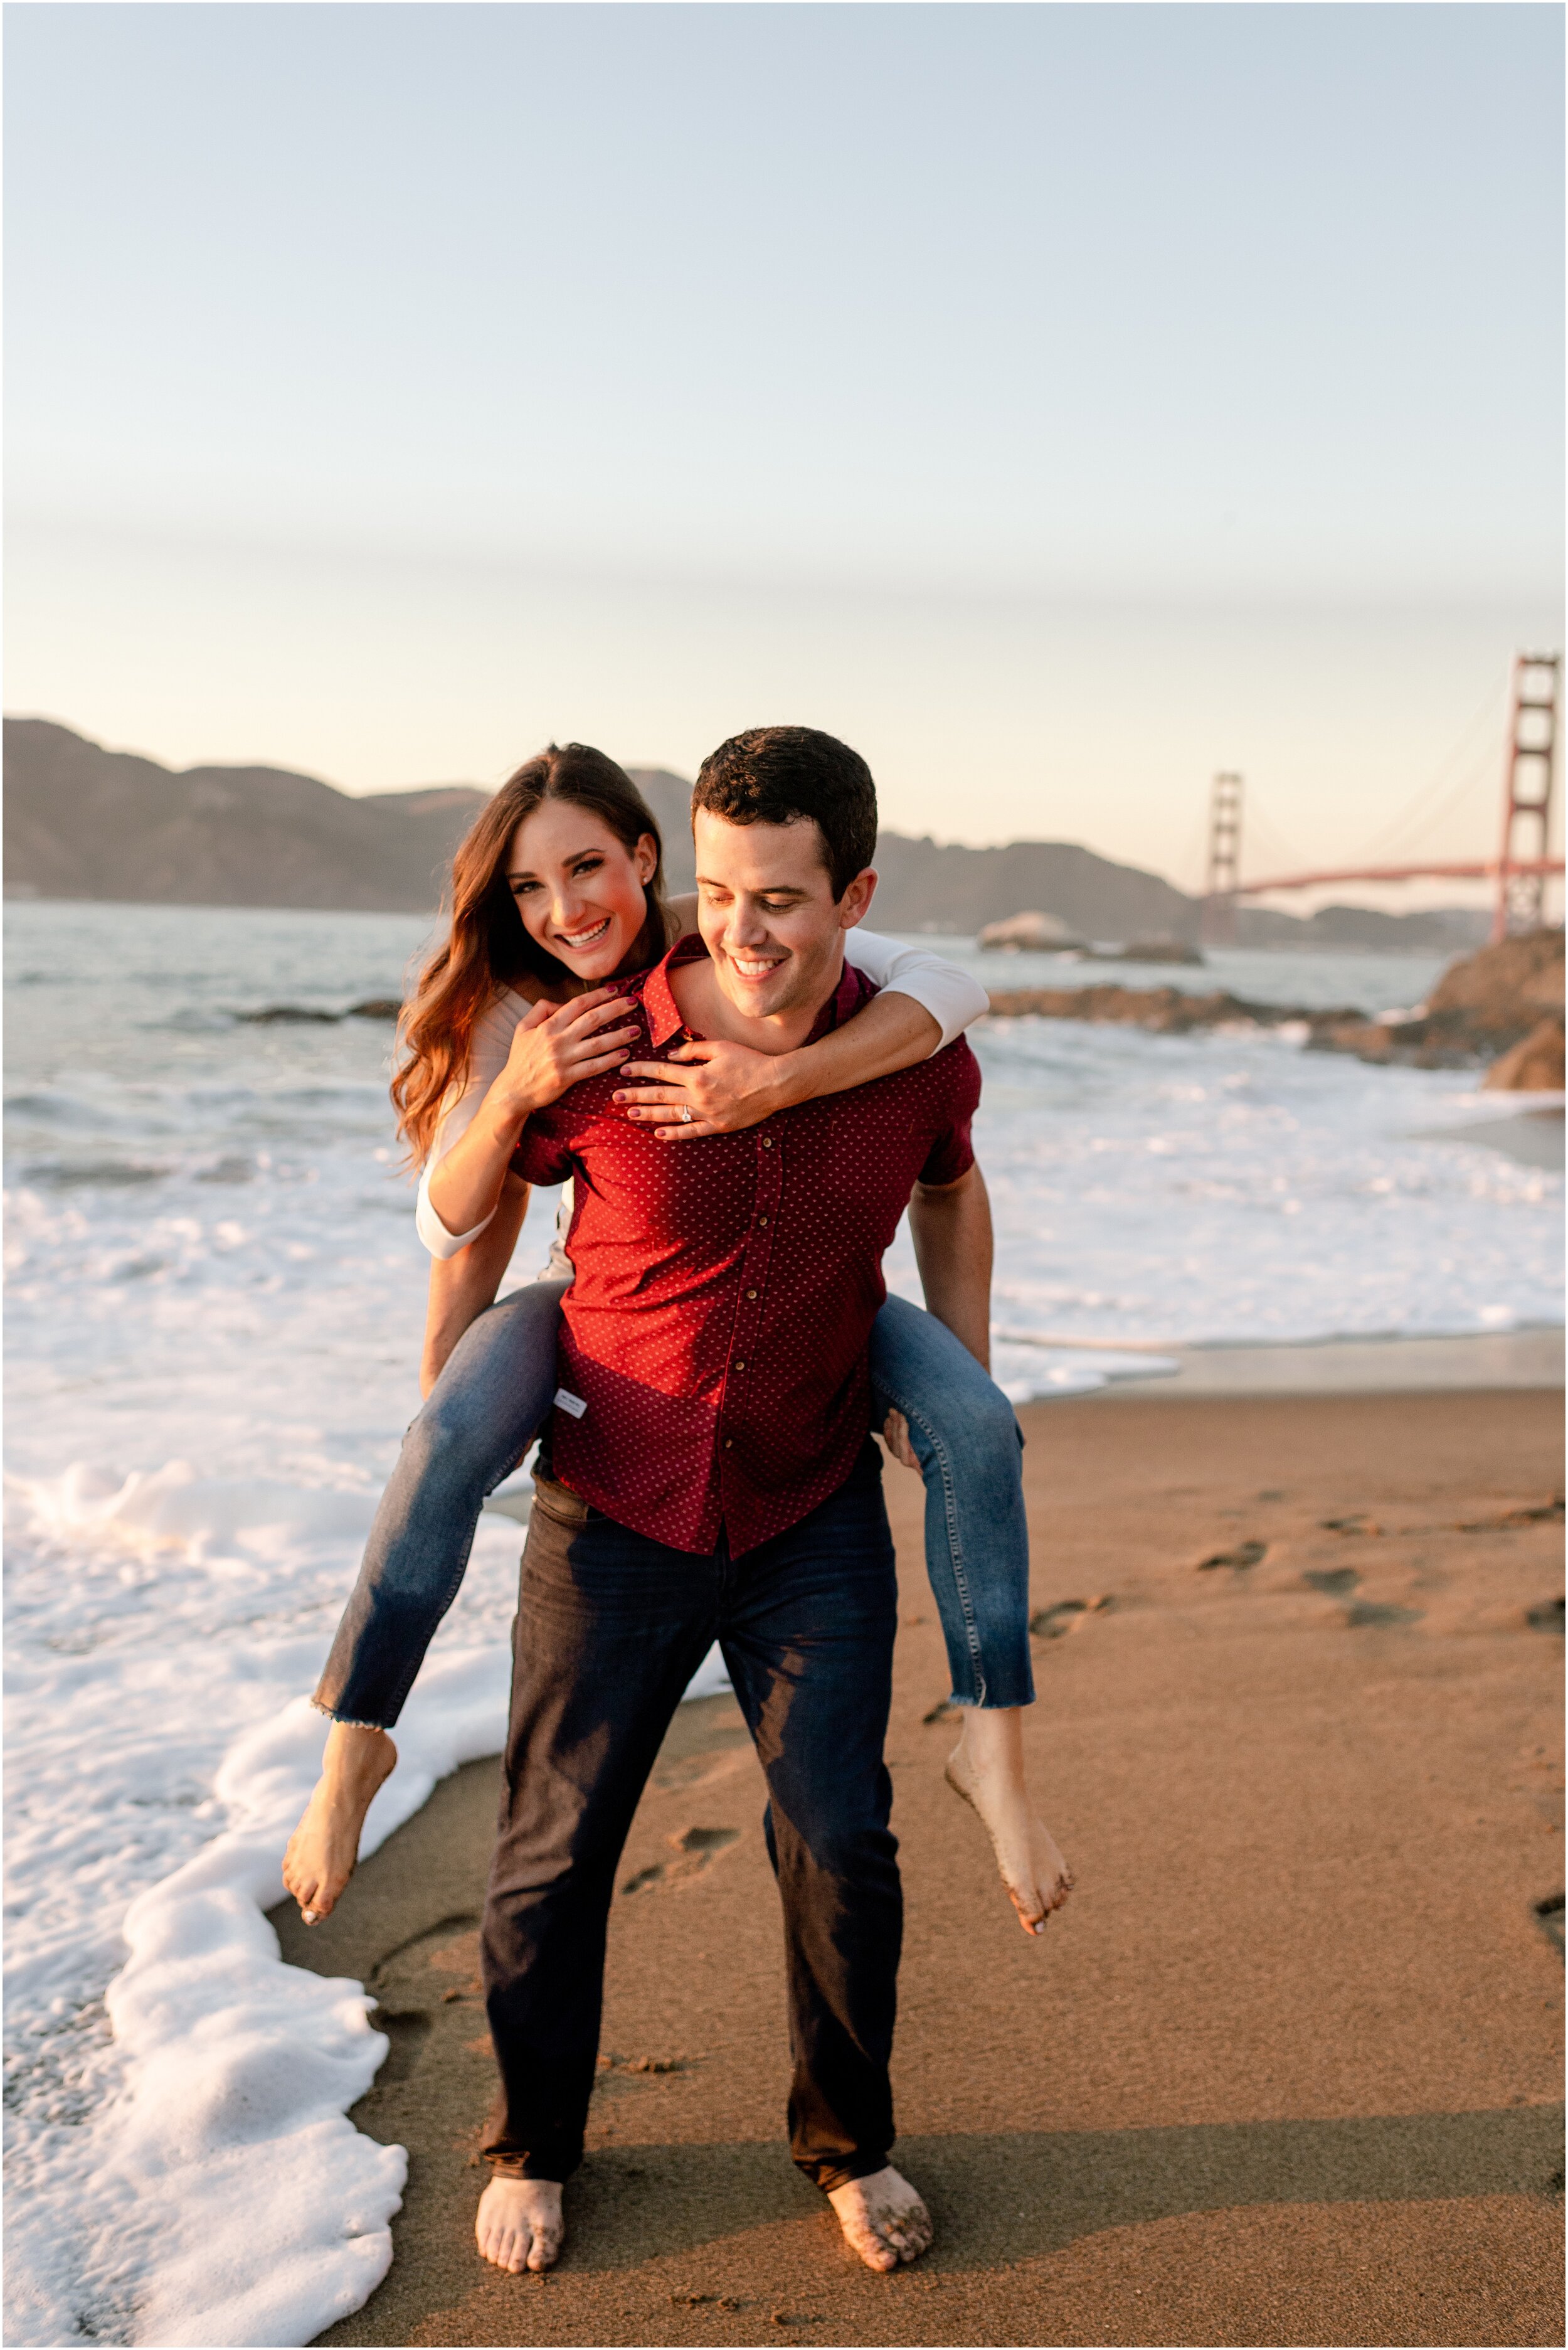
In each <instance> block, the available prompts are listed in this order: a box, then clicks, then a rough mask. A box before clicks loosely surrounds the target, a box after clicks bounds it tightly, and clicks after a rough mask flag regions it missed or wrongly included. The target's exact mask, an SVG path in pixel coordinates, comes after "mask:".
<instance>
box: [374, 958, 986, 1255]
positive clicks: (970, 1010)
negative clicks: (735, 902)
mask: <svg viewBox="0 0 1568 2350" xmlns="http://www.w3.org/2000/svg"><path fill="white" fill-rule="evenodd" d="M844 951H845V956H846V960H847V961H848V962H852V963H853V964H854V965H855V967H856V969H857V971H863V972H865V974H866V976H867V979H869V980H871V981H873V982H874V983H876V985H877V987H878V988H880V989H881V990H882V991H883V992H884V993H887V994H892V995H910V996H913V998H914V1000H915V1002H916V1003H918V1004H919V1005H920V1007H921V1008H922V1010H924V1011H926V1012H929V1014H930V1015H931V1018H932V1019H933V1020H934V1021H935V1022H936V1023H937V1024H938V1026H939V1027H940V1030H941V1032H942V1033H941V1036H940V1040H939V1041H938V1042H937V1043H936V1044H935V1045H932V1047H931V1051H932V1052H933V1053H940V1051H941V1049H942V1047H943V1045H950V1044H951V1043H952V1041H953V1038H954V1037H955V1036H961V1035H963V1032H964V1030H965V1029H966V1028H967V1027H968V1026H969V1024H970V1022H971V1020H978V1019H979V1017H980V1015H981V1013H982V1012H984V1011H987V1010H988V1009H989V1008H990V998H989V997H988V995H987V994H986V992H985V990H984V988H983V987H981V983H980V982H979V981H978V980H977V979H975V978H973V977H972V976H971V973H970V972H967V971H962V970H961V969H960V967H959V965H958V964H957V963H956V962H948V960H947V958H946V957H945V956H944V955H940V954H936V953H933V951H931V949H930V948H929V947H901V946H898V945H897V944H896V943H895V942H894V941H893V940H891V939H884V938H879V937H878V936H877V932H876V931H862V930H853V931H849V933H848V934H847V936H846V939H845V941H844ZM528 1008H529V1007H528V1002H527V999H526V997H524V996H521V995H518V994H517V993H514V990H513V989H511V988H509V987H508V988H504V989H503V991H502V993H500V994H499V995H498V996H497V997H496V998H495V1001H494V1002H493V1003H492V1004H491V1005H490V1006H489V1007H488V1009H487V1010H486V1011H485V1012H484V1013H483V1014H481V1016H480V1018H479V1020H478V1021H477V1022H476V1023H475V1024H474V1031H473V1044H472V1049H471V1051H470V1053H469V1059H468V1075H467V1077H466V1078H465V1080H464V1082H463V1087H462V1092H461V1093H459V1094H458V1095H457V1096H456V1097H455V1098H454V1099H453V1100H452V1102H451V1103H450V1106H449V1107H448V1108H447V1109H446V1110H445V1112H444V1113H443V1115H442V1118H441V1124H440V1126H439V1127H438V1128H436V1139H435V1143H434V1147H433V1148H432V1149H431V1155H430V1157H429V1159H427V1160H426V1162H425V1170H424V1173H423V1174H422V1175H421V1177H420V1195H419V1204H418V1206H417V1207H416V1209H415V1211H414V1221H415V1222H416V1224H417V1225H418V1227H419V1235H420V1238H421V1241H423V1243H424V1244H425V1246H426V1248H427V1249H429V1251H430V1253H431V1256H438V1257H452V1256H456V1255H457V1253H458V1252H459V1250H460V1249H465V1248H466V1247H467V1246H468V1244H469V1243H470V1241H474V1240H477V1239H478V1238H479V1235H480V1233H481V1232H483V1230H484V1228H485V1225H486V1224H488V1223H489V1222H490V1221H491V1218H492V1217H493V1215H494V1212H495V1211H494V1209H492V1210H491V1212H490V1215H489V1216H486V1217H485V1219H484V1222H483V1223H480V1224H475V1225H474V1227H473V1230H472V1232H448V1230H447V1228H446V1226H445V1225H444V1224H443V1223H442V1222H441V1218H440V1217H439V1216H438V1215H437V1213H436V1211H435V1210H434V1209H433V1208H432V1207H431V1170H432V1169H433V1168H434V1167H436V1166H437V1165H438V1164H439V1162H440V1161H441V1159H444V1158H445V1156H446V1154H447V1152H448V1151H449V1150H450V1149H452V1144H453V1143H454V1142H455V1141H456V1140H457V1139H458V1137H459V1135H461V1134H464V1133H466V1132H467V1130H468V1128H469V1127H470V1126H471V1125H472V1122H473V1120H474V1118H476V1117H477V1115H478V1112H479V1106H480V1104H481V1102H482V1101H483V1099H484V1097H485V1095H486V1094H487V1093H488V1092H489V1091H490V1088H491V1087H492V1086H493V1084H494V1083H495V1080H496V1078H497V1077H498V1076H500V1075H501V1072H502V1070H503V1069H504V1067H505V1066H506V1061H507V1056H508V1055H509V1054H510V1053H511V1050H512V1039H513V1037H514V1035H515V1034H516V1032H517V1024H518V1022H519V1021H520V1020H522V1019H523V1018H524V1015H525V1014H526V1013H527V1011H528Z"/></svg>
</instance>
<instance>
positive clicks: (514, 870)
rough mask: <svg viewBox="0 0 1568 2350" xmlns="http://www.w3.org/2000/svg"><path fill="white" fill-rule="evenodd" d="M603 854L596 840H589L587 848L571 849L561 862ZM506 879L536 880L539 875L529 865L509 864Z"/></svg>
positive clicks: (571, 862) (566, 862) (571, 861)
mask: <svg viewBox="0 0 1568 2350" xmlns="http://www.w3.org/2000/svg"><path fill="white" fill-rule="evenodd" d="M603 855H604V850H603V849H602V848H601V847H599V844H598V842H597V840H596V841H592V842H590V843H589V845H588V847H587V848H574V849H571V850H570V851H568V853H567V854H566V856H565V857H563V858H562V859H561V862H562V864H563V865H575V864H576V861H577V859H578V858H579V857H602V856H603ZM506 879H508V881H537V879H539V876H538V875H537V874H536V873H535V870H534V868H533V867H532V866H531V865H509V866H508V867H507V868H506Z"/></svg>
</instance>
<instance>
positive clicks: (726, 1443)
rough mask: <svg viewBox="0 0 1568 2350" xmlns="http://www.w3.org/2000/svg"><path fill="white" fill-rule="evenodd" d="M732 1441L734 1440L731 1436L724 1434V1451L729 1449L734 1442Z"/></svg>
mask: <svg viewBox="0 0 1568 2350" xmlns="http://www.w3.org/2000/svg"><path fill="white" fill-rule="evenodd" d="M734 1441H735V1440H734V1438H733V1437H732V1436H726V1438H725V1439H724V1450H725V1451H726V1452H728V1451H729V1450H730V1447H731V1446H732V1444H733V1443H734Z"/></svg>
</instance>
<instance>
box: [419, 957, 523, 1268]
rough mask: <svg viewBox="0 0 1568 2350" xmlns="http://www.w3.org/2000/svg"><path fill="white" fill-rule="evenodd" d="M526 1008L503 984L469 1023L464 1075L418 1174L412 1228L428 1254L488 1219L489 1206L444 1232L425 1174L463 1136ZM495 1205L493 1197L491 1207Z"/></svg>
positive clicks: (476, 1230) (453, 1249)
mask: <svg viewBox="0 0 1568 2350" xmlns="http://www.w3.org/2000/svg"><path fill="white" fill-rule="evenodd" d="M527 1009H528V1006H527V1004H526V1003H524V999H523V998H522V996H520V995H514V993H512V991H511V989H510V988H508V989H507V990H506V991H505V993H503V994H501V995H498V996H497V997H496V999H495V1001H494V1003H493V1004H491V1005H490V1007H489V1009H488V1010H487V1011H486V1012H484V1013H483V1014H481V1015H480V1018H479V1020H478V1022H477V1023H476V1024H475V1027H474V1031H473V1044H472V1049H471V1050H470V1053H469V1057H468V1076H467V1077H466V1078H465V1079H464V1082H463V1086H462V1091H461V1093H458V1094H455V1095H453V1096H452V1097H451V1098H450V1099H449V1101H448V1103H447V1106H446V1107H445V1109H443V1111H442V1112H441V1124H440V1125H439V1126H438V1127H437V1128H436V1139H435V1141H434V1143H433V1144H432V1146H431V1155H430V1157H429V1158H428V1159H426V1161H425V1164H424V1171H423V1172H422V1174H421V1177H420V1189H419V1197H418V1199H417V1200H416V1201H415V1203H414V1228H415V1230H416V1231H417V1232H418V1233H419V1236H420V1238H421V1241H423V1243H424V1244H425V1246H426V1248H427V1249H429V1251H430V1253H431V1256H434V1257H441V1258H443V1259H444V1258H447V1257H453V1256H456V1255H458V1253H460V1252H461V1251H462V1250H463V1249H465V1248H466V1247H467V1246H468V1244H469V1243H470V1241H476V1240H477V1239H478V1238H479V1235H480V1233H481V1232H483V1231H484V1230H485V1229H486V1227H487V1226H488V1225H489V1224H490V1223H492V1222H493V1220H494V1215H495V1209H494V1208H493V1209H492V1210H491V1211H490V1214H489V1215H488V1216H486V1217H485V1219H484V1221H483V1223H478V1224H475V1225H474V1227H473V1230H472V1232H448V1230H447V1228H446V1226H445V1225H444V1224H443V1223H442V1222H441V1218H440V1217H439V1216H438V1215H437V1213H436V1211H435V1210H434V1208H433V1207H432V1206H431V1171H432V1170H433V1169H435V1168H436V1167H438V1166H439V1165H440V1163H441V1160H442V1159H444V1158H445V1157H446V1154H447V1152H448V1151H449V1150H450V1149H452V1144H453V1143H454V1142H455V1141H457V1139H458V1138H459V1136H460V1135H463V1134H466V1133H467V1131H468V1129H469V1128H470V1127H471V1126H472V1124H473V1121H474V1119H475V1118H477V1117H478V1115H479V1106H480V1104H481V1102H482V1101H483V1099H484V1097H485V1095H486V1094H487V1093H488V1092H489V1091H490V1088H491V1087H492V1086H493V1084H494V1083H495V1080H496V1078H497V1077H498V1076H500V1075H501V1072H502V1070H503V1069H504V1067H505V1066H506V1057H507V1055H508V1054H509V1053H510V1052H511V1050H512V1039H513V1037H514V1035H515V1034H516V1030H517V1024H518V1022H519V1021H520V1020H521V1019H522V1018H523V1016H524V1014H525V1013H526V1011H527ZM499 1205H500V1202H499V1201H497V1202H496V1206H499Z"/></svg>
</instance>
